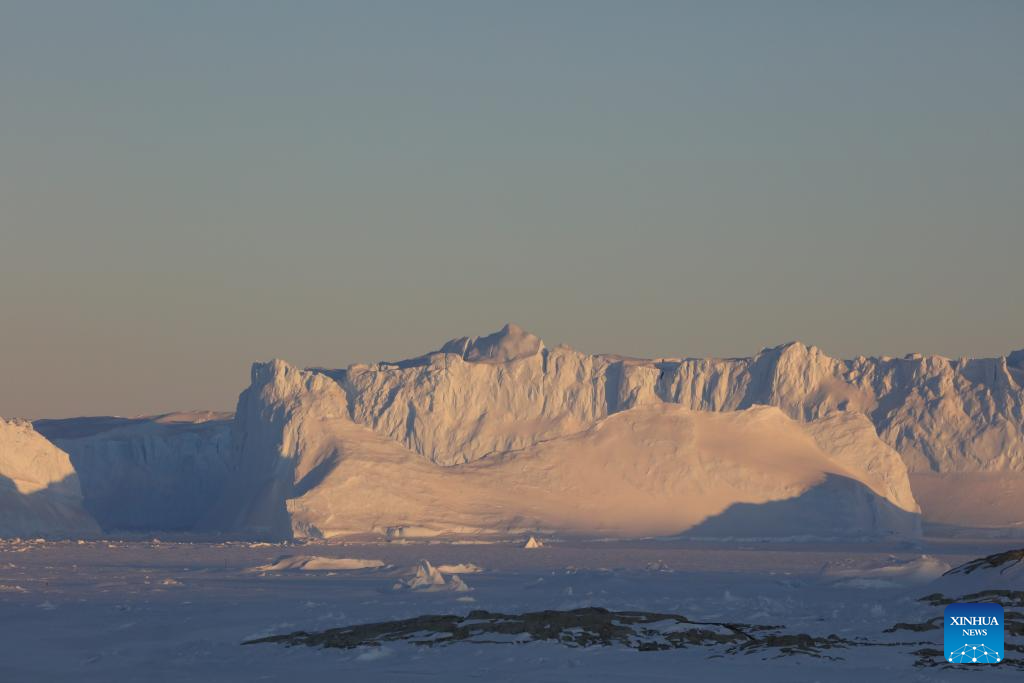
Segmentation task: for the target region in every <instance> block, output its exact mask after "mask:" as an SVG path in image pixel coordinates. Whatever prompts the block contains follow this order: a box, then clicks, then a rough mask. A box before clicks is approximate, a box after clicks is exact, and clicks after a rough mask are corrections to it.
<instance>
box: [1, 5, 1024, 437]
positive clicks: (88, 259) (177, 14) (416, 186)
mask: <svg viewBox="0 0 1024 683" xmlns="http://www.w3.org/2000/svg"><path fill="white" fill-rule="evenodd" d="M1022 257H1024V2H1019V1H1016V0H1007V1H1005V2H989V1H986V0H971V1H970V2H965V1H958V2H942V1H939V0H936V1H931V0H929V1H922V2H894V1H892V0H886V1H884V2H860V1H858V2H781V1H780V2H760V1H757V2H702V3H696V2H695V3H687V2H675V1H673V2H650V1H647V2H644V1H641V2H626V1H619V2H597V1H593V0H588V1H585V2H568V1H561V2H559V1H552V2H548V1H545V2H505V3H498V2H486V1H484V2H481V1H479V0H472V1H467V2H437V1H434V2H413V1H408V2H383V1H380V0H375V1H373V2H323V3H320V2H295V3H283V2H207V1H205V0H203V1H196V2H186V1H179V0H175V1H173V2H172V1H167V2H162V3H156V2H140V1H137V0H132V1H130V2H128V1H126V2H119V3H111V2H98V1H91V2H87V3H86V2H47V1H40V0H27V1H24V2H4V1H0V351H2V352H0V378H2V379H0V415H6V416H12V415H21V416H28V417H42V416H54V417H57V416H67V415H78V414H108V413H109V414H121V415H134V414H142V413H152V412H158V411H169V410H176V409H199V408H210V409H231V408H232V407H233V406H234V401H235V398H236V396H237V394H238V392H239V391H240V390H241V389H242V388H244V386H245V385H246V384H247V382H248V366H249V363H250V362H251V361H253V360H258V359H267V358H270V357H275V356H276V357H282V358H285V359H288V360H290V361H292V362H294V363H297V364H303V365H327V366H344V365H347V364H349V363H351V362H358V361H370V360H375V359H394V358H400V357H408V356H413V355H417V354H418V353H420V352H423V351H426V350H429V349H434V348H437V347H438V346H440V344H441V343H442V342H443V341H445V340H446V339H448V338H450V337H455V336H461V335H467V334H483V333H486V332H490V331H492V330H494V329H497V328H498V327H499V326H500V325H501V324H502V323H503V322H505V321H506V320H512V321H515V322H518V323H519V324H521V325H523V326H524V327H526V328H527V329H529V330H531V331H533V332H535V333H537V334H539V335H540V336H542V337H543V338H544V339H545V340H547V341H548V342H549V343H559V342H564V343H569V344H571V345H573V346H576V347H577V348H580V349H582V350H586V351H594V352H599V351H614V352H619V353H626V354H632V355H640V356H652V355H664V356H679V355H683V356H704V355H749V354H751V353H754V352H756V351H757V350H758V349H760V348H762V347H764V346H768V345H775V344H778V343H781V342H784V341H787V340H790V339H800V340H802V341H804V342H806V343H813V344H817V345H818V346H821V347H823V348H824V349H825V350H826V351H828V352H829V353H831V354H833V355H838V356H853V355H856V354H859V353H864V354H891V355H901V354H903V353H906V352H909V351H921V352H925V353H941V354H945V355H950V356H960V355H1001V354H1003V353H1005V352H1007V351H1009V350H1011V349H1014V348H1020V347H1022V346H1024V303H1022V302H1024V286H1022V285H1024V265H1022V264H1024V258H1022Z"/></svg>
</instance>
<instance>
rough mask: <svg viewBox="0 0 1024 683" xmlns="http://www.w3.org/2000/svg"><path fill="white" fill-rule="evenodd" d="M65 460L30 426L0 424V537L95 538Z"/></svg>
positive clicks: (16, 422) (75, 479)
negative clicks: (84, 536)
mask: <svg viewBox="0 0 1024 683" xmlns="http://www.w3.org/2000/svg"><path fill="white" fill-rule="evenodd" d="M99 532H100V529H99V526H98V525H97V524H96V522H95V520H93V518H92V517H91V516H90V515H89V513H88V512H86V511H85V509H84V508H83V506H82V493H81V489H80V488H79V483H78V475H77V473H76V472H75V469H74V468H73V467H72V466H71V460H70V458H68V454H67V453H65V452H64V451H62V450H60V449H59V448H57V447H56V446H54V445H53V444H52V443H50V442H49V441H47V440H46V439H45V438H43V437H42V436H40V435H39V434H38V433H37V432H36V431H35V429H33V428H32V423H30V422H28V421H25V420H4V419H2V418H0V536H4V537H22V536H44V537H48V538H67V537H74V536H83V535H95V534H98V533H99Z"/></svg>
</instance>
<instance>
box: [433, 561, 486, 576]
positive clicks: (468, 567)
mask: <svg viewBox="0 0 1024 683" xmlns="http://www.w3.org/2000/svg"><path fill="white" fill-rule="evenodd" d="M437 571H439V572H441V573H442V574H479V573H480V572H482V571H483V569H482V568H481V567H478V566H476V565H475V564H472V563H460V564H439V565H437Z"/></svg>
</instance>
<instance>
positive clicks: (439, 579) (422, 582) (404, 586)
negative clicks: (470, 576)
mask: <svg viewBox="0 0 1024 683" xmlns="http://www.w3.org/2000/svg"><path fill="white" fill-rule="evenodd" d="M394 589H395V590H411V591H421V592H427V593H436V592H440V591H452V592H456V593H466V592H468V591H471V590H473V589H472V588H470V587H469V586H468V585H467V584H466V582H465V581H463V580H462V578H461V577H460V576H459V575H458V574H451V575H447V576H446V575H445V573H444V572H442V571H441V570H440V569H439V568H437V567H434V566H433V565H431V564H430V562H428V561H426V560H421V561H420V563H419V564H418V565H416V567H415V569H413V570H412V575H411V576H410V577H408V578H405V579H402V580H401V581H398V582H397V583H396V584H395V585H394Z"/></svg>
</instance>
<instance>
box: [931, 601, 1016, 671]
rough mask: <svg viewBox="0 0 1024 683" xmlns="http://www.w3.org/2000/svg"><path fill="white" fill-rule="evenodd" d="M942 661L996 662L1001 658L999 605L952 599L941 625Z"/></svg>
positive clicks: (1001, 626)
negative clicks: (944, 659)
mask: <svg viewBox="0 0 1024 683" xmlns="http://www.w3.org/2000/svg"><path fill="white" fill-rule="evenodd" d="M942 635H943V642H944V643H945V650H946V651H945V653H944V654H945V655H946V661H947V662H952V663H954V664H998V663H999V662H1001V661H1003V654H1004V653H1003V606H1002V605H997V604H995V603H993V602H954V603H953V604H952V605H947V606H946V615H945V625H944V626H943V631H942Z"/></svg>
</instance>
